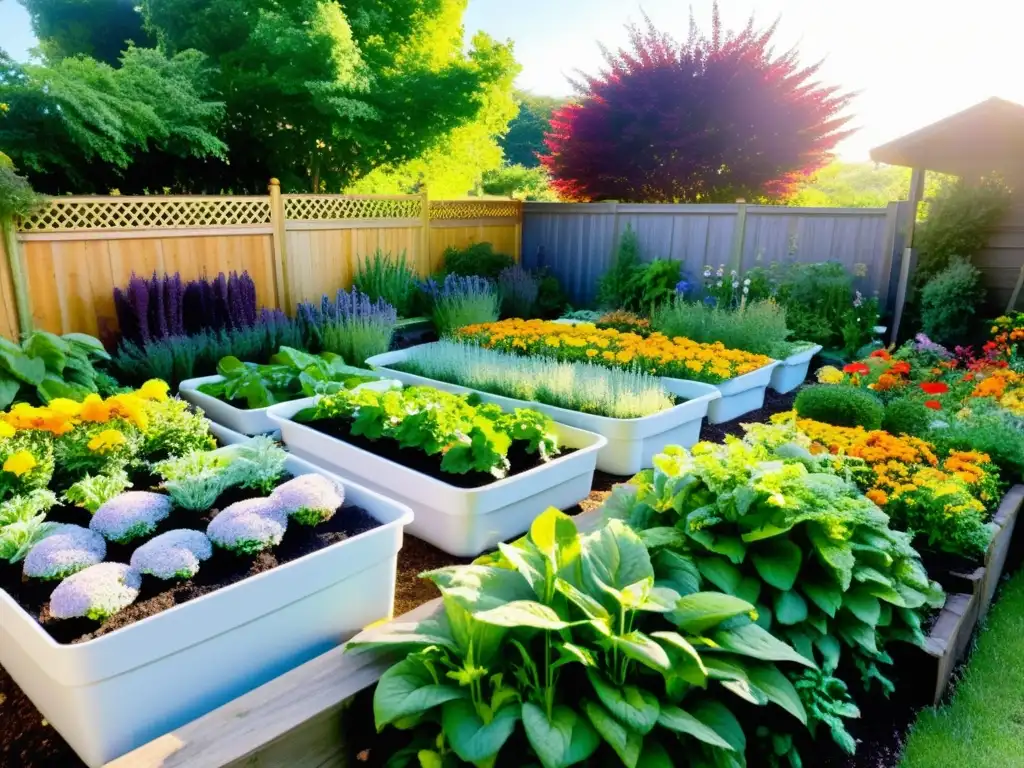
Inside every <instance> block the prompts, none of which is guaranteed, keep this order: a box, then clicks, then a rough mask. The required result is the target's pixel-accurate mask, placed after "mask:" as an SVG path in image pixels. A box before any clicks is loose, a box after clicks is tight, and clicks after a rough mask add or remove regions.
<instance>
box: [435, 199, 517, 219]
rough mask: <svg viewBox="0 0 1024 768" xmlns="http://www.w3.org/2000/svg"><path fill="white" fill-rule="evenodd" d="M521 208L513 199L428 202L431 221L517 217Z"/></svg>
mask: <svg viewBox="0 0 1024 768" xmlns="http://www.w3.org/2000/svg"><path fill="white" fill-rule="evenodd" d="M520 209H521V205H520V203H518V202H517V201H515V200H436V201H431V203H430V218H431V220H433V221H451V220H454V219H518V218H519V212H520Z"/></svg>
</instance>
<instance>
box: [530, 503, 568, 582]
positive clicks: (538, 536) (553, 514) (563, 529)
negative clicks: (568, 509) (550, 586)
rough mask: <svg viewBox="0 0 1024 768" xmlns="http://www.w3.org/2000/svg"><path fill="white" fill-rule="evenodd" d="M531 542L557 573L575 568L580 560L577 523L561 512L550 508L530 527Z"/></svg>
mask: <svg viewBox="0 0 1024 768" xmlns="http://www.w3.org/2000/svg"><path fill="white" fill-rule="evenodd" d="M530 540H531V541H532V542H533V544H534V546H536V547H537V549H538V550H540V552H541V554H542V555H544V557H546V558H547V559H548V561H549V562H550V563H551V565H552V567H553V568H554V570H555V572H556V573H560V572H562V571H564V570H567V569H569V568H571V567H572V566H574V565H575V564H576V562H577V561H578V560H579V558H580V537H579V533H578V532H577V530H576V523H574V522H573V520H572V518H571V517H569V516H568V515H567V514H565V513H564V512H562V511H561V510H558V509H555V508H554V507H550V508H549V509H547V511H545V512H543V513H541V514H540V515H538V516H537V517H536V518H535V519H534V521H533V523H532V524H531V525H530Z"/></svg>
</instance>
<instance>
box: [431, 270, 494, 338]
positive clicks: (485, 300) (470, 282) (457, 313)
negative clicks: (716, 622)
mask: <svg viewBox="0 0 1024 768" xmlns="http://www.w3.org/2000/svg"><path fill="white" fill-rule="evenodd" d="M423 290H424V291H425V292H426V294H427V295H428V296H429V297H430V303H431V313H430V314H431V318H432V319H433V321H434V327H435V328H436V329H437V333H438V335H439V336H447V335H449V334H450V333H452V332H454V331H456V330H458V329H459V328H462V327H464V326H467V325H476V324H477V323H490V322H494V321H495V320H497V319H498V315H499V307H500V301H499V299H498V292H497V291H496V290H495V288H494V285H493V284H492V283H491V282H490V281H489V280H486V279H484V278H482V277H475V276H467V277H463V276H459V275H446V276H445V278H444V282H442V283H440V284H438V283H437V281H436V280H434V279H433V278H431V279H430V280H428V281H427V282H426V283H425V284H424V286H423Z"/></svg>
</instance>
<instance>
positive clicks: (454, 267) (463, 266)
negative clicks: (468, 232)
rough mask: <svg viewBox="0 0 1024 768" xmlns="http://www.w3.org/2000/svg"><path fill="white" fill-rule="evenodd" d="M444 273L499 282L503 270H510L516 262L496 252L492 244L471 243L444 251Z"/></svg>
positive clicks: (450, 247)
mask: <svg viewBox="0 0 1024 768" xmlns="http://www.w3.org/2000/svg"><path fill="white" fill-rule="evenodd" d="M442 258H443V260H444V272H445V274H449V275H462V276H464V277H469V276H472V275H476V276H479V277H483V278H486V279H488V280H497V279H498V275H500V274H501V271H502V270H503V269H508V268H509V267H511V266H513V265H514V264H515V263H516V260H515V259H513V258H512V257H511V256H508V255H506V254H504V253H498V252H497V251H495V250H494V246H493V245H492V244H491V243H487V242H483V243H471V244H470V245H467V246H465V247H462V248H459V247H458V246H455V245H450V246H448V247H447V248H445V249H444V254H443V255H442Z"/></svg>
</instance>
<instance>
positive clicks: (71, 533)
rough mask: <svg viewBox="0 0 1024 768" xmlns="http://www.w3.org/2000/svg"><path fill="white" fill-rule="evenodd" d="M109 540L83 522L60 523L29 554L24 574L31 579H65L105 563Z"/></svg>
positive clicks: (26, 558)
mask: <svg viewBox="0 0 1024 768" xmlns="http://www.w3.org/2000/svg"><path fill="white" fill-rule="evenodd" d="M106 556H107V543H106V541H104V539H103V537H102V536H100V535H99V534H98V533H96V532H95V531H91V530H89V529H88V528H83V527H82V526H80V525H70V524H65V525H59V526H57V527H56V528H55V529H51V531H50V533H49V535H48V536H47V537H46V538H44V539H43V540H42V541H40V542H39V543H38V544H36V545H35V546H34V547H32V549H31V550H30V551H29V553H28V554H27V555H26V556H25V565H24V567H23V569H22V570H23V573H24V574H25V575H26V576H27V577H29V578H30V579H45V580H47V581H52V580H55V579H63V578H65V577H67V576H70V575H71V574H73V573H77V572H78V571H81V570H83V569H85V568H88V567H89V566H90V565H95V564H96V563H100V562H103V558H104V557H106Z"/></svg>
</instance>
